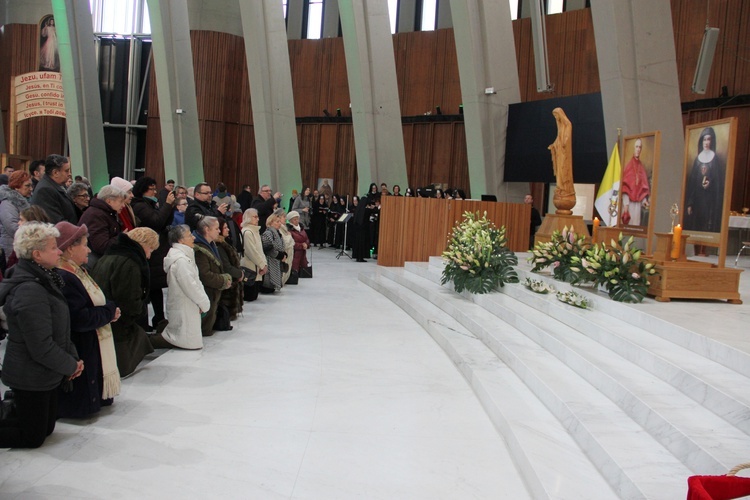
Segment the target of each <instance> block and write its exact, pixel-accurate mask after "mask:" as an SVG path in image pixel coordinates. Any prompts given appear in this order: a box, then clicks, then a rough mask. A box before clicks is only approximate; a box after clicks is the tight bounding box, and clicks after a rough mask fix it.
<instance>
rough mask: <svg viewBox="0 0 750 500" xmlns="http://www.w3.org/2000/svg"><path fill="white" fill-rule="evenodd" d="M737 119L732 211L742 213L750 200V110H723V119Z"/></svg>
mask: <svg viewBox="0 0 750 500" xmlns="http://www.w3.org/2000/svg"><path fill="white" fill-rule="evenodd" d="M730 116H736V117H737V147H736V149H735V155H734V182H733V185H732V201H731V203H730V205H729V208H730V209H731V210H735V211H737V212H740V211H742V207H747V206H748V202H747V200H750V185H749V184H750V166H749V165H748V163H750V108H749V107H742V108H739V107H738V108H722V113H721V118H728V117H730Z"/></svg>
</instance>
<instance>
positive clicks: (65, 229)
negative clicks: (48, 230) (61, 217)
mask: <svg viewBox="0 0 750 500" xmlns="http://www.w3.org/2000/svg"><path fill="white" fill-rule="evenodd" d="M55 228H57V230H58V231H60V236H58V237H57V248H59V249H60V250H62V251H63V252H64V251H65V250H66V249H67V248H68V247H69V246H70V245H72V244H73V243H75V242H76V241H78V240H80V239H81V238H82V237H83V236H86V235H87V234H89V229H88V228H87V227H86V224H81V225H80V226H76V225H73V224H71V223H70V222H68V221H60V222H58V223H57V224H55Z"/></svg>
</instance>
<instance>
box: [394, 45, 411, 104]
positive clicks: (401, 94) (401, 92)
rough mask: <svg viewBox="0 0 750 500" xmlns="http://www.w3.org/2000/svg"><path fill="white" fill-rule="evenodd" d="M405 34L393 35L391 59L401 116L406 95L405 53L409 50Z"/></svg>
mask: <svg viewBox="0 0 750 500" xmlns="http://www.w3.org/2000/svg"><path fill="white" fill-rule="evenodd" d="M405 35H406V33H395V34H394V35H393V59H394V63H395V66H396V85H397V86H398V102H399V103H401V114H402V115H404V116H406V113H405V111H404V109H405V108H404V99H405V95H406V78H405V77H404V75H406V74H407V72H408V68H407V53H408V50H409V38H408V37H406V36H405Z"/></svg>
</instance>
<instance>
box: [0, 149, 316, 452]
mask: <svg viewBox="0 0 750 500" xmlns="http://www.w3.org/2000/svg"><path fill="white" fill-rule="evenodd" d="M30 170H31V172H27V171H25V170H18V171H13V169H11V168H6V169H5V172H4V174H2V175H0V184H2V185H0V270H1V271H2V275H0V278H2V281H1V282H0V306H1V307H0V322H1V325H0V326H2V329H0V340H3V341H4V342H5V346H4V347H5V354H4V358H3V363H2V367H1V368H0V378H1V379H2V382H3V384H4V385H5V386H7V387H9V388H10V390H8V391H6V394H5V395H4V398H3V400H2V405H0V448H35V447H38V446H41V445H42V444H43V443H44V441H45V439H46V437H47V436H49V435H50V434H51V433H52V432H53V430H54V428H55V422H56V420H57V419H58V418H85V417H89V416H91V415H92V414H95V413H97V412H98V411H100V410H101V408H102V407H103V406H107V405H111V404H112V402H113V400H114V398H115V397H116V396H117V395H118V394H119V391H120V385H121V380H122V378H124V377H127V376H130V375H132V374H133V373H134V372H135V371H136V369H137V367H138V365H139V364H140V363H141V361H143V359H144V357H145V356H146V355H148V354H149V353H151V352H153V351H154V350H155V349H164V348H180V349H201V348H202V347H203V337H206V336H211V335H214V333H215V332H217V331H226V330H231V329H232V328H233V326H232V322H233V321H234V320H236V319H237V318H238V316H239V315H240V314H241V313H242V311H243V307H245V303H246V302H251V301H254V300H256V299H257V298H258V296H259V294H268V295H271V294H274V293H278V292H279V291H280V290H281V289H282V287H284V286H287V285H294V284H297V283H298V282H299V279H300V278H308V277H312V270H311V267H310V264H309V263H308V260H307V251H308V249H309V248H310V247H311V241H310V238H309V237H308V234H307V230H308V225H306V224H305V222H306V221H307V222H308V224H310V223H311V222H310V219H311V217H312V215H313V214H311V209H312V207H313V205H312V204H309V206H308V207H304V206H302V207H301V208H300V209H299V210H291V209H290V210H289V212H288V213H287V212H286V211H285V210H284V209H283V208H281V207H280V202H281V194H280V193H275V194H273V193H272V190H271V188H270V187H269V186H265V185H264V186H261V189H260V191H259V193H258V196H257V197H253V196H252V195H251V194H250V192H249V191H250V190H249V187H243V190H242V193H240V195H239V196H237V197H235V196H234V195H231V194H230V193H229V190H228V189H227V187H226V186H225V185H223V184H219V186H217V189H216V191H214V190H213V189H212V188H211V186H210V185H209V184H207V183H205V182H201V183H199V184H197V185H196V186H195V187H189V188H188V187H183V186H177V185H175V183H174V181H171V180H169V181H167V182H166V183H165V185H164V186H163V187H161V189H159V186H157V182H156V181H155V180H154V179H153V178H151V177H141V178H140V179H138V180H137V181H132V182H131V181H128V180H126V179H123V178H120V177H115V178H113V179H112V180H111V181H110V184H108V185H105V186H103V187H102V188H101V189H99V191H98V192H97V193H96V194H95V195H94V193H92V190H91V186H90V185H89V184H88V183H87V181H86V180H85V179H79V180H78V182H73V181H72V180H71V174H70V164H69V162H68V159H67V158H66V157H64V156H60V155H50V156H49V157H47V158H46V160H45V161H42V162H34V164H32V166H31V168H30ZM3 175H4V176H6V177H7V178H6V179H4V178H3ZM304 192H305V191H304V190H303V193H304ZM308 194H309V193H308ZM243 205H244V206H243ZM318 208H319V207H318ZM164 288H166V289H167V297H166V307H165V304H164ZM149 311H151V314H149Z"/></svg>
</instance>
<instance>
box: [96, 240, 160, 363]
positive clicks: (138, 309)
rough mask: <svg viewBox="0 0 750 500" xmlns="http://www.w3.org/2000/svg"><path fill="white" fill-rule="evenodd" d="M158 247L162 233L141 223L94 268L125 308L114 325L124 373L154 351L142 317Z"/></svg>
mask: <svg viewBox="0 0 750 500" xmlns="http://www.w3.org/2000/svg"><path fill="white" fill-rule="evenodd" d="M158 247H159V237H158V236H157V234H156V232H154V230H153V229H149V228H147V227H137V228H135V229H133V230H132V231H130V232H128V233H127V234H121V235H120V236H119V237H118V239H117V242H116V243H115V244H114V245H112V246H111V247H109V249H108V250H107V253H105V254H104V255H103V256H102V258H101V259H99V261H98V262H97V263H96V266H95V267H94V270H93V271H92V272H91V276H92V277H93V278H94V281H96V282H97V284H98V285H99V286H100V287H101V288H102V291H104V295H105V296H106V297H107V298H108V299H110V300H112V301H114V302H115V303H116V304H117V305H118V306H119V307H120V309H121V310H122V316H120V319H119V320H117V323H114V324H113V325H112V336H113V338H114V341H115V352H116V354H117V367H118V369H119V370H120V376H121V377H125V376H127V375H130V374H131V373H133V372H134V371H135V369H136V368H137V367H138V363H140V362H141V361H142V360H143V358H144V357H146V355H147V354H150V353H152V352H154V349H153V347H151V343H150V342H149V340H148V336H147V335H146V332H145V331H144V330H143V327H142V326H141V325H140V324H139V321H140V319H141V317H142V315H143V306H144V303H145V301H146V299H147V298H148V292H149V289H150V288H151V286H150V283H149V282H150V277H149V268H148V259H149V257H151V253H152V252H153V251H154V250H155V249H157V248H158Z"/></svg>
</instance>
